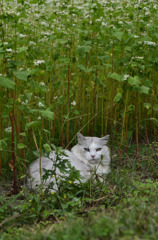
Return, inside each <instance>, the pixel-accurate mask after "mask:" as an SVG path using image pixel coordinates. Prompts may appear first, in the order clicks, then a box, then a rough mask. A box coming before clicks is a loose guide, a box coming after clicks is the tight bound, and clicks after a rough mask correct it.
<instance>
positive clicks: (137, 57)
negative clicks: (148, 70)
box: [132, 56, 144, 60]
mask: <svg viewBox="0 0 158 240" xmlns="http://www.w3.org/2000/svg"><path fill="white" fill-rule="evenodd" d="M132 59H140V60H142V59H144V57H139V56H135V57H132Z"/></svg>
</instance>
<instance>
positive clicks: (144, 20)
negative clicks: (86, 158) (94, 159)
mask: <svg viewBox="0 0 158 240" xmlns="http://www.w3.org/2000/svg"><path fill="white" fill-rule="evenodd" d="M157 9H158V4H157V1H156V0H144V1H141V0H131V1H129V0H115V1H114V0H113V1H104V0H87V1H85V0H78V1H77V0H65V1H61V0H53V1H52V3H46V1H45V0H26V1H23V0H17V1H13V0H0V183H1V186H2V187H3V186H4V187H3V189H4V188H7V184H8V182H10V181H12V179H13V183H14V185H13V186H14V189H13V193H14V194H16V195H13V196H10V197H9V196H6V195H3V194H1V195H2V196H0V228H1V229H0V239H11V238H12V239H25V238H26V239H43V238H44V237H43V236H44V235H45V238H46V239H114V240H115V239H121V240H123V239H124V240H128V239H131V240H138V239H146V240H148V239H155V240H156V239H157V238H158V229H157V223H158V215H157V210H158V209H157V208H158V205H157V202H158V201H157V195H158V194H157V181H156V178H157V170H158V169H157V155H158V148H157V141H158V139H157V130H158V120H157V119H158V80H157V65H158V55H157V50H158V49H157V39H158V29H157V28H158V27H157V26H158V21H157V17H156V14H157ZM78 131H81V132H82V133H83V134H84V135H87V136H99V137H101V136H103V135H106V134H110V136H111V140H110V143H109V145H110V147H111V151H112V157H113V160H112V172H111V174H109V176H108V179H107V182H106V184H105V185H104V184H100V183H99V182H97V183H95V184H94V183H92V182H88V183H85V184H82V185H80V184H78V185H77V184H75V183H74V181H73V180H74V178H75V177H79V176H78V175H77V173H76V175H75V176H74V175H73V174H72V178H71V179H67V181H65V184H64V185H63V186H61V189H60V191H59V193H57V194H54V193H44V195H41V194H33V193H26V190H25V195H24V189H21V191H19V190H18V186H20V185H22V184H23V183H19V182H22V181H23V179H24V178H25V174H26V168H27V166H28V164H29V163H30V162H32V161H33V160H34V159H35V158H37V156H39V155H41V156H42V155H43V153H44V151H48V150H49V149H48V148H49V146H50V144H54V145H55V146H61V147H63V148H70V147H71V146H73V145H74V144H75V136H76V133H77V132H78ZM153 141H154V143H153V144H151V143H152V142H153ZM12 175H13V176H12ZM1 186H0V187H1ZM2 187H1V188H0V191H1V192H2V193H3V190H2ZM18 192H19V193H18ZM17 193H18V194H17ZM29 225H32V226H33V227H32V228H31V226H29ZM44 227H46V230H43V228H44ZM27 228H29V230H28V231H27ZM30 232H31V233H30Z"/></svg>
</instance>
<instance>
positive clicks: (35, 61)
mask: <svg viewBox="0 0 158 240" xmlns="http://www.w3.org/2000/svg"><path fill="white" fill-rule="evenodd" d="M33 63H34V65H35V66H39V65H40V64H42V63H45V61H44V60H34V61H33Z"/></svg>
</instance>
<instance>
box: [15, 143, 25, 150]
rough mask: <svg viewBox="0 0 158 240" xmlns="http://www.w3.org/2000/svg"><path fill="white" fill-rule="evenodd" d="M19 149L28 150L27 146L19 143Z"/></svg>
mask: <svg viewBox="0 0 158 240" xmlns="http://www.w3.org/2000/svg"><path fill="white" fill-rule="evenodd" d="M17 147H18V149H23V148H27V146H26V145H25V144H23V143H18V144H17Z"/></svg>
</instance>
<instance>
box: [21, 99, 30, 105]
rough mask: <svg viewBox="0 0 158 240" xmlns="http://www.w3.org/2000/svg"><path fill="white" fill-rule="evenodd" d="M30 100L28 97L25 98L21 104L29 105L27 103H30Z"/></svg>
mask: <svg viewBox="0 0 158 240" xmlns="http://www.w3.org/2000/svg"><path fill="white" fill-rule="evenodd" d="M28 102H29V101H28V100H27V99H26V100H25V101H23V102H22V103H21V104H22V105H27V104H28Z"/></svg>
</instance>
